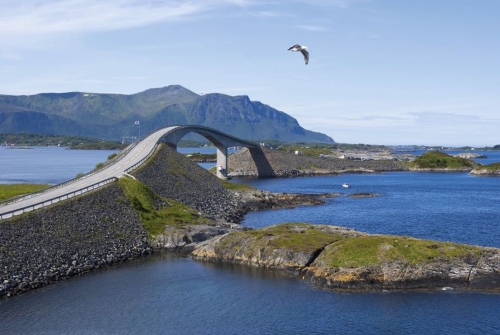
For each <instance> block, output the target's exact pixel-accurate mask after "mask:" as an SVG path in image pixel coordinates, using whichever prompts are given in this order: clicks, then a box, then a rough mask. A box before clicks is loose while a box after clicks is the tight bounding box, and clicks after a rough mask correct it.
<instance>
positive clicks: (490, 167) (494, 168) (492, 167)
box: [476, 162, 500, 171]
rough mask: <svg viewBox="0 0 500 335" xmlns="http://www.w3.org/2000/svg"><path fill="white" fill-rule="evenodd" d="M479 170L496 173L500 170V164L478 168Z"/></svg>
mask: <svg viewBox="0 0 500 335" xmlns="http://www.w3.org/2000/svg"><path fill="white" fill-rule="evenodd" d="M476 169H477V170H488V171H496V170H500V162H499V163H493V164H488V165H481V166H478V167H476Z"/></svg>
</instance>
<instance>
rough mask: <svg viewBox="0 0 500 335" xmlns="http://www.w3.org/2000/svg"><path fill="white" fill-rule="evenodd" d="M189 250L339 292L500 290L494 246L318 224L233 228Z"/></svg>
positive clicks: (498, 261)
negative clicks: (293, 276)
mask: <svg viewBox="0 0 500 335" xmlns="http://www.w3.org/2000/svg"><path fill="white" fill-rule="evenodd" d="M415 255H418V256H417V257H415ZM192 257H193V258H195V259H198V260H203V261H211V262H229V263H237V264H245V265H250V266H257V267H264V268H276V269H282V270H287V271H291V272H293V273H295V274H299V275H300V276H302V277H304V278H305V277H308V278H310V279H311V281H313V282H314V283H315V284H317V285H318V286H321V287H324V288H329V289H334V290H342V291H372V290H378V291H380V290H418V289H425V290H435V289H442V288H454V289H478V290H484V289H486V290H499V289H500V249H497V248H482V247H475V246H465V245H459V244H453V243H447V242H446V243H445V242H436V241H428V240H419V239H414V238H408V237H400V236H380V235H369V234H365V233H362V232H356V231H354V230H351V229H346V228H341V227H332V226H323V225H306V224H293V223H290V224H284V225H278V226H272V227H267V228H264V229H260V230H255V231H245V232H233V233H229V234H225V235H222V236H218V237H216V238H214V239H212V240H210V241H206V242H204V243H201V244H200V245H199V246H198V247H197V248H196V249H195V250H194V251H193V252H192Z"/></svg>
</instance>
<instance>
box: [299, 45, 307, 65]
mask: <svg viewBox="0 0 500 335" xmlns="http://www.w3.org/2000/svg"><path fill="white" fill-rule="evenodd" d="M300 52H302V54H303V55H304V61H305V62H306V65H307V63H309V52H307V50H305V49H303V50H300Z"/></svg>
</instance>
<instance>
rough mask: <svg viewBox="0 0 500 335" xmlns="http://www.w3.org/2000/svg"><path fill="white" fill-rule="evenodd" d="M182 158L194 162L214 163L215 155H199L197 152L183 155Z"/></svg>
mask: <svg viewBox="0 0 500 335" xmlns="http://www.w3.org/2000/svg"><path fill="white" fill-rule="evenodd" d="M184 156H185V157H187V158H189V159H191V160H193V161H195V162H204V161H214V160H216V159H217V154H200V153H199V152H195V153H192V154H185V155H184Z"/></svg>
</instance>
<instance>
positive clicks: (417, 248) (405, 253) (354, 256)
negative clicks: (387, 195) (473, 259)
mask: <svg viewBox="0 0 500 335" xmlns="http://www.w3.org/2000/svg"><path fill="white" fill-rule="evenodd" d="M479 254H480V249H479V248H478V247H475V246H469V245H464V244H457V243H450V242H436V241H431V240H420V239H415V238H411V237H404V236H378V235H371V236H370V235H369V236H359V237H356V238H347V239H344V240H342V241H340V242H338V243H336V244H335V245H333V246H332V247H331V248H329V250H328V251H327V254H325V255H324V257H326V258H327V259H328V260H329V262H330V265H331V266H332V267H346V268H354V267H359V266H366V265H378V264H380V263H383V262H394V261H403V262H407V263H409V264H421V263H427V262H432V261H436V260H439V259H454V258H457V257H466V256H468V255H474V256H478V255H479Z"/></svg>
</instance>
